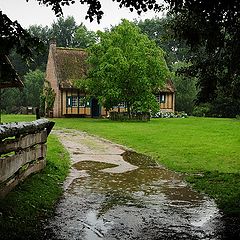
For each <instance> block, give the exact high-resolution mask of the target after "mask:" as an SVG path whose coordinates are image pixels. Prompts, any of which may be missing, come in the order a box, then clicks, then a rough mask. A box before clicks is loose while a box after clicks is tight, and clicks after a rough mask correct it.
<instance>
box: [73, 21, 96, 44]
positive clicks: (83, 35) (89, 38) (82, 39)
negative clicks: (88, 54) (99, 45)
mask: <svg viewBox="0 0 240 240" xmlns="http://www.w3.org/2000/svg"><path fill="white" fill-rule="evenodd" d="M74 38H75V39H74V41H75V47H77V48H88V47H90V46H92V45H93V44H94V43H96V41H97V34H96V33H95V32H94V31H89V30H87V28H86V26H84V25H83V24H82V23H81V25H80V26H79V27H78V28H77V29H76V32H75V37H74Z"/></svg>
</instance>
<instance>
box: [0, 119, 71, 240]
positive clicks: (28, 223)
mask: <svg viewBox="0 0 240 240" xmlns="http://www.w3.org/2000/svg"><path fill="white" fill-rule="evenodd" d="M26 117H28V116H26ZM6 119H8V120H9V121H14V120H15V119H14V118H13V116H12V117H11V115H9V116H8V117H6ZM69 166H70V158H69V154H68V153H67V152H66V150H64V148H63V146H62V145H61V144H60V142H59V141H58V140H57V137H56V136H54V135H50V136H49V137H48V151H47V166H46V167H45V169H44V170H43V171H41V172H40V173H37V174H34V175H32V176H30V177H28V178H27V179H26V180H25V181H24V182H23V183H21V184H20V185H19V186H17V187H16V189H15V190H13V191H12V192H10V193H9V195H8V196H7V197H6V198H5V199H4V200H1V201H0V212H1V213H2V214H1V215H0V232H1V238H2V239H38V237H39V231H40V230H41V229H40V224H39V223H40V222H41V220H42V219H44V218H46V217H47V216H49V215H50V214H52V213H53V210H54V207H55V203H56V201H57V200H58V198H59V197H60V195H61V194H62V191H63V190H62V188H61V184H62V182H63V181H64V179H65V177H66V176H67V174H68V171H69ZM19 223H21V224H19Z"/></svg>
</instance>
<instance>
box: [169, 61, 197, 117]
mask: <svg viewBox="0 0 240 240" xmlns="http://www.w3.org/2000/svg"><path fill="white" fill-rule="evenodd" d="M186 66H189V64H188V63H186V62H177V63H175V64H173V66H172V69H173V75H172V80H173V82H174V86H175V87H176V90H177V91H176V106H175V109H176V111H180V112H181V111H184V112H186V113H187V114H189V115H191V114H192V112H193V107H194V105H195V101H196V99H197V87H196V84H197V79H196V78H194V77H187V76H185V75H182V74H179V72H178V71H179V70H180V71H181V69H182V68H184V67H186Z"/></svg>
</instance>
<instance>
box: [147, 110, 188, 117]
mask: <svg viewBox="0 0 240 240" xmlns="http://www.w3.org/2000/svg"><path fill="white" fill-rule="evenodd" d="M151 117H152V118H187V117H188V115H187V113H185V112H175V113H173V112H163V111H160V112H157V113H156V114H153V115H152V116H151Z"/></svg>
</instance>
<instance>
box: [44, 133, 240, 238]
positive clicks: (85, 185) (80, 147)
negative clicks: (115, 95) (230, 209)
mask: <svg viewBox="0 0 240 240" xmlns="http://www.w3.org/2000/svg"><path fill="white" fill-rule="evenodd" d="M54 134H57V136H58V137H59V139H60V141H61V142H62V144H63V145H64V146H65V148H66V149H67V150H68V151H69V153H70V156H71V159H72V168H71V172H70V174H69V177H68V178H67V179H66V181H65V183H64V189H65V192H64V195H63V197H62V198H61V199H60V201H59V203H58V205H57V207H56V212H55V215H54V217H53V218H52V219H49V220H48V221H47V223H45V227H44V228H45V239H81V240H95V239H96V240H98V239H107V240H110V239H236V238H234V237H236V234H235V233H233V232H232V231H231V229H233V228H234V226H233V225H231V226H230V225H229V223H228V222H226V221H225V220H224V219H225V218H224V216H223V215H222V214H221V213H220V212H219V210H218V208H217V206H216V204H215V203H214V201H213V200H211V199H209V198H208V197H207V196H204V195H201V194H199V193H197V192H196V191H194V190H192V189H191V188H190V187H189V186H188V185H187V184H186V183H185V182H184V181H183V178H182V176H181V175H179V174H176V173H174V172H171V171H169V170H167V169H165V168H164V167H162V166H160V165H158V164H156V163H155V162H154V161H153V160H152V159H151V158H149V157H147V156H144V155H141V154H137V153H135V152H133V151H132V150H130V149H127V148H125V147H123V146H120V145H117V144H113V143H111V142H109V141H106V140H104V139H100V138H97V137H95V136H90V135H88V134H86V133H83V132H79V131H75V130H69V129H63V130H57V131H55V132H54ZM234 234H235V236H234ZM238 236H239V235H238Z"/></svg>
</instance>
